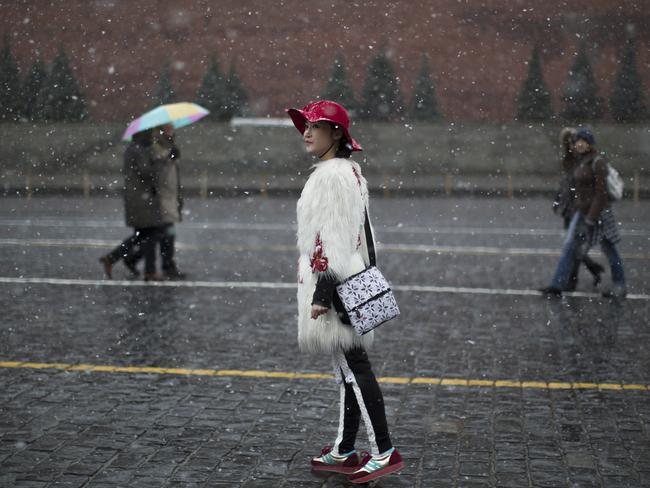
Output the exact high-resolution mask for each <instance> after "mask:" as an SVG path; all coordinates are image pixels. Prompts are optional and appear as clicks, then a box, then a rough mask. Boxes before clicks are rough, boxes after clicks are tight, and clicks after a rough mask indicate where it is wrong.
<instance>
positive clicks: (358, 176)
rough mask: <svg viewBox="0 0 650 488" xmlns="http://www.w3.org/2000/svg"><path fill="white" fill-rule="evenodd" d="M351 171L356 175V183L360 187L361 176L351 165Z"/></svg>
mask: <svg viewBox="0 0 650 488" xmlns="http://www.w3.org/2000/svg"><path fill="white" fill-rule="evenodd" d="M352 172H353V173H354V176H356V177H357V185H359V188H361V176H360V175H359V172H358V171H357V168H355V167H354V166H352Z"/></svg>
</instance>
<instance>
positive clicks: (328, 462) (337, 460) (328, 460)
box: [311, 446, 359, 474]
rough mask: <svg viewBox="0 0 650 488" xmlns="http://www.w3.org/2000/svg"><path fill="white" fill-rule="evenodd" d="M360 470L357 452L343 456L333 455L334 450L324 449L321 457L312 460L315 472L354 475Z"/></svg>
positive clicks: (328, 447)
mask: <svg viewBox="0 0 650 488" xmlns="http://www.w3.org/2000/svg"><path fill="white" fill-rule="evenodd" d="M358 468H359V455H358V454H357V451H352V452H349V453H347V454H345V455H343V456H337V455H335V454H332V448H331V447H330V446H327V447H325V448H323V450H322V451H321V453H320V456H318V457H315V458H313V459H312V460H311V469H313V470H314V471H333V472H335V473H345V474H348V473H352V472H353V471H356V470H357V469H358Z"/></svg>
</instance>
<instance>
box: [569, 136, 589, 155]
mask: <svg viewBox="0 0 650 488" xmlns="http://www.w3.org/2000/svg"><path fill="white" fill-rule="evenodd" d="M573 148H574V149H575V151H576V152H577V153H578V154H584V153H586V152H587V151H589V143H588V142H587V141H585V140H584V139H578V140H577V141H576V142H574V143H573Z"/></svg>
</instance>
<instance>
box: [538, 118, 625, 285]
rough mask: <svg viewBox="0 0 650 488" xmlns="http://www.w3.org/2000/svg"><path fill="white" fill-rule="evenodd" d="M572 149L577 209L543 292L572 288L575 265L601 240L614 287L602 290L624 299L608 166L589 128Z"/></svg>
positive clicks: (582, 131)
mask: <svg viewBox="0 0 650 488" xmlns="http://www.w3.org/2000/svg"><path fill="white" fill-rule="evenodd" d="M573 150H574V151H575V153H576V157H577V164H576V167H575V170H574V171H573V178H574V181H575V197H574V199H573V201H574V207H575V212H574V214H573V217H572V219H571V222H570V224H569V228H568V236H567V239H566V241H565V243H564V247H563V249H562V254H561V256H560V261H559V263H558V265H557V269H556V271H555V275H554V276H553V279H552V281H551V284H550V285H549V286H547V287H545V288H542V289H541V291H542V292H543V293H546V294H548V295H555V296H561V295H562V292H563V291H566V290H567V289H568V287H569V279H570V276H571V273H572V271H573V269H574V267H575V266H576V264H577V263H579V262H580V261H581V260H583V259H584V257H585V256H586V255H587V252H589V249H590V248H591V247H592V246H593V245H595V244H598V243H599V244H600V246H601V248H602V250H603V253H604V254H605V256H606V257H607V260H608V261H609V265H610V268H611V273H612V287H611V289H609V290H607V291H605V292H603V296H605V297H613V298H625V296H626V294H627V290H626V284H625V271H624V268H623V260H622V258H621V256H620V254H619V252H618V249H617V244H618V243H619V242H620V240H621V238H620V235H619V232H618V226H617V224H616V219H615V218H614V214H613V212H612V208H611V204H610V199H609V194H608V191H607V173H608V171H609V170H608V165H607V163H606V162H605V160H604V158H603V157H602V155H600V154H598V151H597V150H596V139H595V137H594V135H593V133H592V132H591V131H590V130H589V129H586V128H579V129H577V130H576V132H575V134H574V136H573Z"/></svg>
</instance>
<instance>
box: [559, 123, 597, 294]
mask: <svg viewBox="0 0 650 488" xmlns="http://www.w3.org/2000/svg"><path fill="white" fill-rule="evenodd" d="M575 133H576V129H575V128H573V127H565V128H563V129H562V130H561V131H560V151H561V153H562V154H561V157H562V160H561V165H562V178H561V180H560V189H559V190H558V192H557V196H556V197H555V200H554V201H553V211H554V212H555V213H556V214H559V215H560V216H561V217H562V219H563V221H564V230H568V228H569V224H570V223H571V219H572V218H573V214H575V211H576V209H575V194H576V182H575V178H574V176H573V173H574V171H575V169H576V167H577V166H578V164H579V162H580V161H579V158H578V156H577V154H576V153H575V151H574V150H573V137H574V136H575ZM581 263H583V264H584V265H585V267H586V268H587V269H588V270H589V272H590V273H591V275H592V277H593V280H594V287H596V286H598V284H599V283H600V280H601V276H600V275H601V274H603V272H604V271H605V268H604V267H603V266H601V265H600V264H599V263H597V262H596V261H594V260H593V259H591V258H590V257H589V256H588V255H586V254H585V255H584V256H583V258H582V260H581V261H576V262H575V264H574V266H573V269H572V270H571V274H570V275H569V282H568V284H567V288H566V291H573V290H575V289H576V287H577V286H578V270H579V269H580V264H581Z"/></svg>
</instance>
